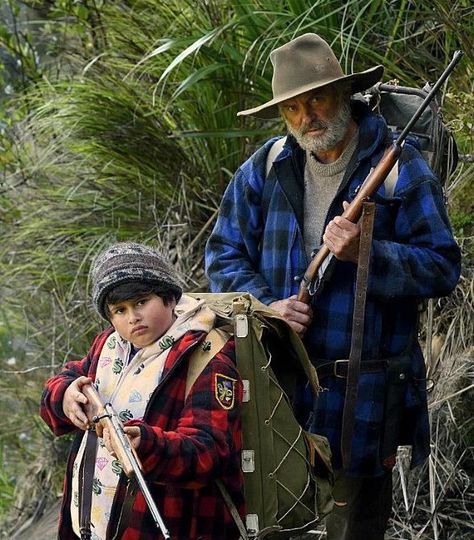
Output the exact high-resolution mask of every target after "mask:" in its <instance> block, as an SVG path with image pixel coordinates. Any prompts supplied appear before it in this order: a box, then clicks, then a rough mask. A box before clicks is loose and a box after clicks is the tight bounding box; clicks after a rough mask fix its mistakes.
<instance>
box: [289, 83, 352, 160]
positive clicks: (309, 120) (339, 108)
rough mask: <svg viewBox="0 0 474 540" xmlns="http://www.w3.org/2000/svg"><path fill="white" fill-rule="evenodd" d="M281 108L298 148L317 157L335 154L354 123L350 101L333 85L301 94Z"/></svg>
mask: <svg viewBox="0 0 474 540" xmlns="http://www.w3.org/2000/svg"><path fill="white" fill-rule="evenodd" d="M279 108H280V112H281V114H282V115H283V118H284V119H285V121H286V125H287V127H288V131H289V132H290V133H291V134H292V135H293V136H294V137H295V139H296V140H297V142H298V144H299V145H300V146H301V147H302V148H303V149H304V150H307V151H310V152H314V153H317V152H327V151H329V150H332V149H333V148H334V147H335V146H336V145H337V144H338V143H340V142H341V141H342V139H343V138H344V136H345V134H346V133H347V130H348V127H349V124H350V122H351V110H350V106H349V99H348V98H347V97H345V96H344V94H343V93H342V92H340V91H339V90H338V89H337V88H336V87H335V86H334V85H330V86H325V87H323V88H317V89H316V90H310V91H309V92H305V93H303V94H299V95H298V96H296V97H294V98H291V99H288V100H286V101H284V102H283V103H281V104H280V105H279Z"/></svg>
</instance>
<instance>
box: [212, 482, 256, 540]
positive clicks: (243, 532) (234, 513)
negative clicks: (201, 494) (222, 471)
mask: <svg viewBox="0 0 474 540" xmlns="http://www.w3.org/2000/svg"><path fill="white" fill-rule="evenodd" d="M216 484H217V487H218V488H219V490H220V492H221V495H222V498H223V499H224V502H225V503H226V505H227V508H228V509H229V512H230V514H231V516H232V518H233V519H234V522H235V524H236V525H237V528H238V529H239V533H240V538H239V540H248V538H249V537H248V534H247V528H246V527H245V525H244V522H243V521H242V518H241V517H240V514H239V511H238V510H237V507H236V506H235V504H234V502H233V501H232V499H231V497H230V495H229V492H228V491H227V489H226V487H225V486H224V483H223V482H222V480H216Z"/></svg>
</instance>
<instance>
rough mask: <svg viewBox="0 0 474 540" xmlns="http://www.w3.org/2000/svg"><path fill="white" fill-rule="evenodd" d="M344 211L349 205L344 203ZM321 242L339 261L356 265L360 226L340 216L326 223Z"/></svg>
mask: <svg viewBox="0 0 474 540" xmlns="http://www.w3.org/2000/svg"><path fill="white" fill-rule="evenodd" d="M342 204H343V206H344V210H345V209H346V208H347V207H348V205H349V203H348V202H346V201H344V202H343V203H342ZM323 240H324V243H325V244H326V246H327V247H328V248H329V250H330V251H331V252H332V253H334V256H335V257H336V259H339V260H340V261H350V262H353V263H356V264H357V261H358V259H359V242H360V226H359V225H358V224H357V223H352V221H349V220H348V219H346V218H343V217H342V216H336V217H335V218H334V219H333V220H331V221H330V222H329V223H328V226H327V227H326V230H325V231H324V235H323Z"/></svg>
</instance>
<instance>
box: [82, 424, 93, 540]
mask: <svg viewBox="0 0 474 540" xmlns="http://www.w3.org/2000/svg"><path fill="white" fill-rule="evenodd" d="M86 437H87V439H86V447H85V449H84V455H83V458H82V462H81V466H80V467H79V530H80V532H81V540H89V539H90V538H91V536H92V532H91V509H92V482H93V480H94V468H95V457H96V453H97V434H96V432H95V430H93V429H89V430H88V431H87V434H86Z"/></svg>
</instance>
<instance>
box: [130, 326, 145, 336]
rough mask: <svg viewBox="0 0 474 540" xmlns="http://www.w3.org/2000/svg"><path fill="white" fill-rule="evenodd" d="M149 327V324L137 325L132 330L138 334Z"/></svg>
mask: <svg viewBox="0 0 474 540" xmlns="http://www.w3.org/2000/svg"><path fill="white" fill-rule="evenodd" d="M147 329H148V326H136V327H135V328H134V329H133V330H132V334H137V333H142V332H144V331H145V330H147Z"/></svg>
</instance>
